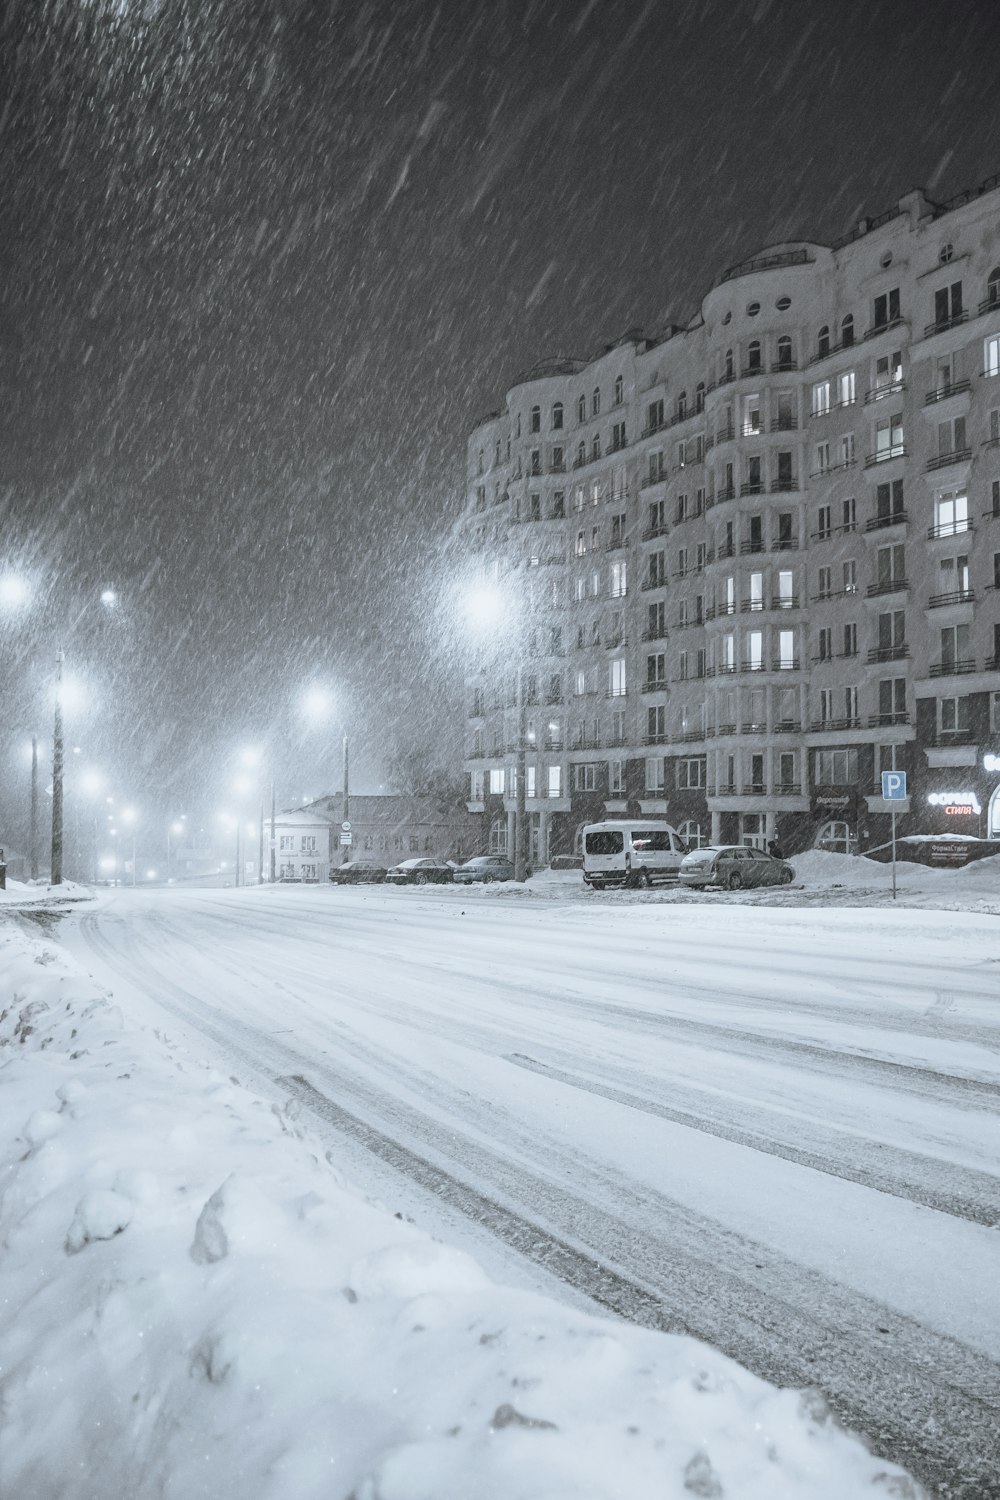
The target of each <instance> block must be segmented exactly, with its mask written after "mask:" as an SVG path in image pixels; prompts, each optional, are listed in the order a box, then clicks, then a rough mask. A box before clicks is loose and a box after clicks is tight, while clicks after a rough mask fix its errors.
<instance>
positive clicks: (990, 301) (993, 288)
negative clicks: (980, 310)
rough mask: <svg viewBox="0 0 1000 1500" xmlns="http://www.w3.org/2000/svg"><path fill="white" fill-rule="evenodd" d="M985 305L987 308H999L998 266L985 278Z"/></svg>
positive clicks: (999, 277) (999, 285)
mask: <svg viewBox="0 0 1000 1500" xmlns="http://www.w3.org/2000/svg"><path fill="white" fill-rule="evenodd" d="M986 303H987V306H988V307H1000V266H994V267H993V269H992V271H991V272H990V274H989V275H988V276H987V278H986Z"/></svg>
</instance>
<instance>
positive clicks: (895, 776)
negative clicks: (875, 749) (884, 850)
mask: <svg viewBox="0 0 1000 1500" xmlns="http://www.w3.org/2000/svg"><path fill="white" fill-rule="evenodd" d="M882 801H883V802H891V803H892V899H893V901H895V899H896V803H897V802H905V801H906V772H905V771H895V770H893V771H883V772H882Z"/></svg>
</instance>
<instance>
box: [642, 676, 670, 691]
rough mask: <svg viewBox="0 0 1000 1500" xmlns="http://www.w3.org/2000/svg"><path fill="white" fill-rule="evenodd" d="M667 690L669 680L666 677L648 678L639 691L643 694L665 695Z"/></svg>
mask: <svg viewBox="0 0 1000 1500" xmlns="http://www.w3.org/2000/svg"><path fill="white" fill-rule="evenodd" d="M666 690H667V679H666V678H665V677H647V678H646V680H645V682H644V683H643V684H642V685H641V687H640V689H639V691H640V692H642V693H665V692H666Z"/></svg>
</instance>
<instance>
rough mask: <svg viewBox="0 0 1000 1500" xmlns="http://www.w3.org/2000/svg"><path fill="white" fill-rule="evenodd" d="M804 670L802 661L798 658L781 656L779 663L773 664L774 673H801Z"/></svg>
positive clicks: (774, 662)
mask: <svg viewBox="0 0 1000 1500" xmlns="http://www.w3.org/2000/svg"><path fill="white" fill-rule="evenodd" d="M801 670H802V661H801V659H800V658H799V657H798V656H783V657H782V656H779V657H778V659H777V661H773V662H772V663H771V671H772V672H799V671H801Z"/></svg>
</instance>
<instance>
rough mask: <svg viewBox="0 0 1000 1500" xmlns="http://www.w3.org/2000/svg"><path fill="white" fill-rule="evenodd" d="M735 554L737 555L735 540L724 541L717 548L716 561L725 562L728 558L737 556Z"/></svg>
mask: <svg viewBox="0 0 1000 1500" xmlns="http://www.w3.org/2000/svg"><path fill="white" fill-rule="evenodd" d="M735 556H736V543H735V542H722V543H720V545H719V546H718V547H716V549H715V561H716V562H725V560H726V558H729V557H735Z"/></svg>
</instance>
